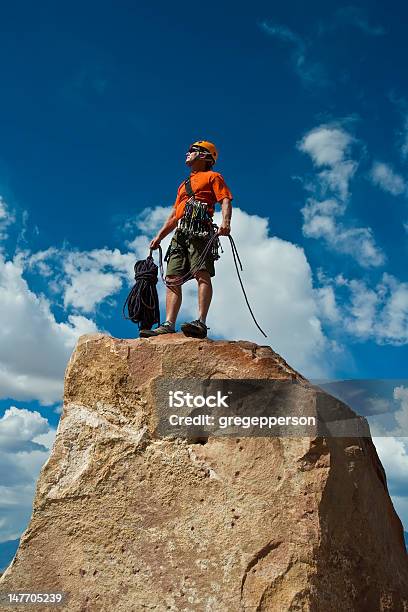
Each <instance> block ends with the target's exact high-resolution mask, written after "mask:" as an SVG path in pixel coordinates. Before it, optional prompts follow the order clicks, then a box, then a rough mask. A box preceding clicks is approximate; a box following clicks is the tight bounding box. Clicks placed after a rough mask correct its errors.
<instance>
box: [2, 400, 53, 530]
mask: <svg viewBox="0 0 408 612" xmlns="http://www.w3.org/2000/svg"><path fill="white" fill-rule="evenodd" d="M55 434H56V431H55V430H54V429H52V428H51V427H50V425H49V423H48V421H47V419H45V418H44V417H42V416H41V415H40V414H39V413H38V412H32V411H30V410H26V409H24V408H16V407H14V406H12V407H10V408H9V409H8V410H6V412H5V414H4V416H3V417H2V418H1V419H0V471H1V474H2V479H1V485H0V542H4V541H7V540H14V539H17V538H19V537H20V536H21V534H22V532H23V531H24V529H25V528H26V526H27V522H28V520H29V518H30V515H31V510H32V503H33V497H34V490H35V484H36V481H37V478H38V475H39V472H40V470H41V467H42V466H43V465H44V462H45V461H46V459H47V458H48V455H49V452H50V448H51V446H52V444H53V441H54V438H55Z"/></svg>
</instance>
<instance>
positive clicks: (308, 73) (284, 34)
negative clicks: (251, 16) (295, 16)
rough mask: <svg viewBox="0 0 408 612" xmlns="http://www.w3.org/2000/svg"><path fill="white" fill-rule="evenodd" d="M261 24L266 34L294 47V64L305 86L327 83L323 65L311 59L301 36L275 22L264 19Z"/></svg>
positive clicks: (307, 46) (307, 47)
mask: <svg viewBox="0 0 408 612" xmlns="http://www.w3.org/2000/svg"><path fill="white" fill-rule="evenodd" d="M259 25H260V28H261V30H262V31H263V32H265V34H267V35H268V36H271V37H273V38H276V39H278V40H281V41H283V42H284V43H286V44H289V45H290V46H291V47H292V58H291V59H292V65H293V68H294V70H295V72H296V74H297V75H298V76H299V78H300V79H301V81H302V83H303V84H304V85H305V86H310V85H325V84H327V77H326V74H325V70H324V67H323V65H322V64H321V63H320V62H312V61H311V60H310V59H309V55H310V49H309V45H308V44H307V43H306V42H305V41H304V39H303V38H302V37H301V36H299V35H298V34H296V33H295V32H293V31H292V30H290V29H289V28H288V27H286V26H284V25H279V24H274V23H272V22H270V21H263V22H261V23H260V24H259Z"/></svg>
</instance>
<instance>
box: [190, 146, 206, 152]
mask: <svg viewBox="0 0 408 612" xmlns="http://www.w3.org/2000/svg"><path fill="white" fill-rule="evenodd" d="M187 153H206V151H205V150H204V149H202V148H201V147H190V148H189V150H188V151H187Z"/></svg>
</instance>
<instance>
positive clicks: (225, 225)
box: [218, 198, 232, 236]
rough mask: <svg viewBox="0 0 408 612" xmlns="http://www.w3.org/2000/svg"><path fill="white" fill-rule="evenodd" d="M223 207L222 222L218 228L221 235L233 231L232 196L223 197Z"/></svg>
mask: <svg viewBox="0 0 408 612" xmlns="http://www.w3.org/2000/svg"><path fill="white" fill-rule="evenodd" d="M220 203H221V209H222V222H221V225H220V227H219V228H218V234H219V235H220V236H228V235H229V233H230V232H231V215H232V205H231V199H230V198H223V199H222V200H221V202H220Z"/></svg>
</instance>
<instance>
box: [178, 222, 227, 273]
mask: <svg viewBox="0 0 408 612" xmlns="http://www.w3.org/2000/svg"><path fill="white" fill-rule="evenodd" d="M207 242H208V240H207V239H205V238H194V237H193V238H191V237H187V236H186V235H185V234H182V233H180V232H178V230H176V231H175V233H174V236H173V238H172V239H171V242H170V246H169V250H168V252H167V253H168V255H167V257H168V261H167V270H166V276H183V275H184V274H187V273H188V272H190V270H191V268H193V267H195V266H196V265H197V263H198V262H199V260H200V259H201V256H202V253H203V251H204V249H205V247H206V244H207ZM199 270H207V272H209V274H210V276H215V266H214V259H213V257H212V256H211V254H209V255H207V257H206V258H205V262H204V263H203V264H202V265H201V266H200V268H199Z"/></svg>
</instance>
